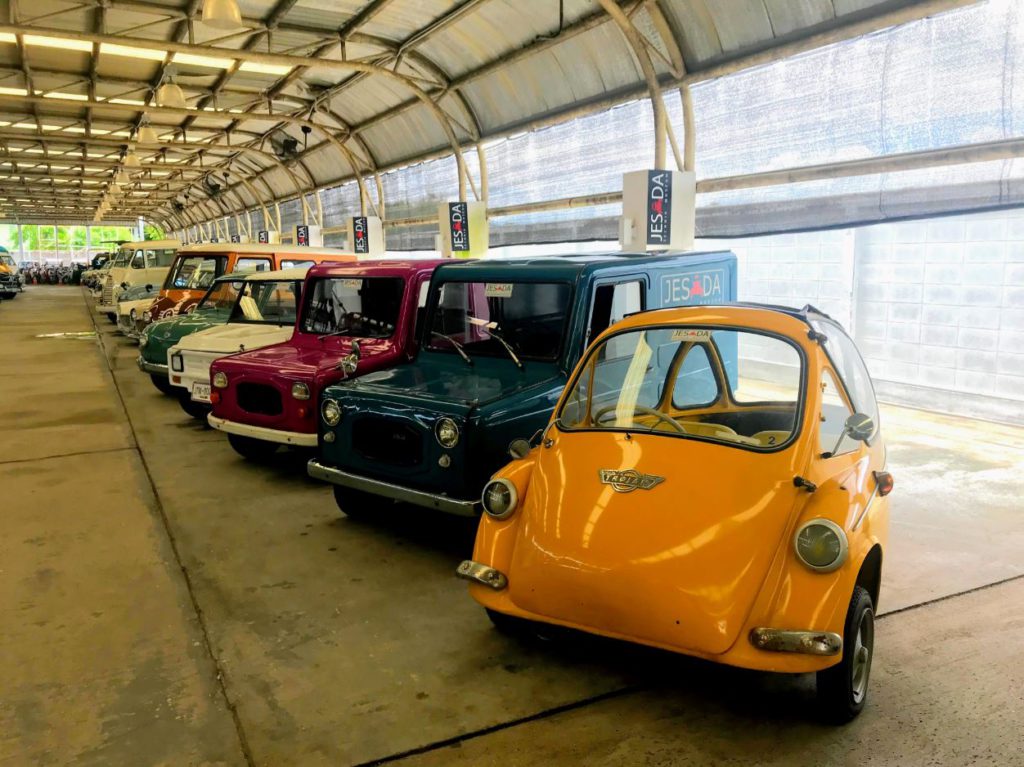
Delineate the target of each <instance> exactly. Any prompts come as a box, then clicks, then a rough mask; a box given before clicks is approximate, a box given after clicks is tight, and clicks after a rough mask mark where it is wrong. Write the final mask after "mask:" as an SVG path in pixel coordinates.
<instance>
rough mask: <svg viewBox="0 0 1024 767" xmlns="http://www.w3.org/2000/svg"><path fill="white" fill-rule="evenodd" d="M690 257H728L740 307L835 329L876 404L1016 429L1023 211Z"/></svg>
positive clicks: (1021, 399)
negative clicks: (812, 309) (810, 307)
mask: <svg viewBox="0 0 1024 767" xmlns="http://www.w3.org/2000/svg"><path fill="white" fill-rule="evenodd" d="M698 246H699V247H702V248H703V247H708V248H710V247H716V248H717V247H727V248H732V250H733V251H734V252H735V253H736V255H737V257H738V258H739V286H738V294H739V298H740V300H743V301H759V302H767V303H779V304H787V305H792V306H802V305H803V304H805V303H811V304H814V305H815V306H817V307H818V308H819V309H821V310H822V311H825V312H827V313H829V314H830V315H832V316H833V317H835V318H836V319H837V320H839V321H840V322H841V323H842V324H843V325H844V326H845V327H846V328H848V329H849V330H850V331H851V332H852V333H853V335H854V337H855V339H856V341H857V344H858V346H859V347H860V350H861V352H862V354H863V355H864V357H865V360H866V362H867V364H868V367H869V369H870V370H871V375H872V377H873V378H874V379H875V386H876V388H877V390H878V395H879V397H880V398H881V399H884V400H887V401H890V402H895V403H898V404H904V405H910V406H914V407H920V408H923V409H927V410H938V411H943V412H950V413H956V414H959V415H966V416H972V417H977V418H987V419H992V420H1000V421H1003V422H1008V423H1018V424H1024V210H1004V211H995V212H989V213H976V214H970V215H962V216H947V217H941V218H932V219H925V220H919V221H904V222H889V223H884V224H877V225H873V226H864V227H857V228H851V229H835V230H829V231H818V232H804V233H797V234H779V235H772V236H767V237H752V238H745V239H725V240H701V241H699V242H698Z"/></svg>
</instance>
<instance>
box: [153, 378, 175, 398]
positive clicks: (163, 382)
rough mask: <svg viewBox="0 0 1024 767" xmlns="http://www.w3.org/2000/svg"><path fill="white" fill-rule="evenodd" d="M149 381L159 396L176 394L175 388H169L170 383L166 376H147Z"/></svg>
mask: <svg viewBox="0 0 1024 767" xmlns="http://www.w3.org/2000/svg"><path fill="white" fill-rule="evenodd" d="M149 380H150V381H152V382H153V386H155V387H156V388H157V389H159V390H160V393H161V394H176V393H177V392H175V391H174V390H175V388H177V387H175V386H171V382H170V381H168V380H167V376H158V375H157V374H156V373H150V374H149Z"/></svg>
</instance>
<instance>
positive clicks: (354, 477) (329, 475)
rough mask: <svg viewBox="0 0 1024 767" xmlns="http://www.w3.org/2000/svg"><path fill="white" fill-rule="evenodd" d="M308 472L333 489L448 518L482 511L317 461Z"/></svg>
mask: <svg viewBox="0 0 1024 767" xmlns="http://www.w3.org/2000/svg"><path fill="white" fill-rule="evenodd" d="M306 471H307V472H308V473H309V476H311V477H313V478H314V479H322V480H324V481H325V482H330V483H331V484H332V485H341V486H343V487H350V488H352V489H353V490H361V491H362V492H364V493H371V494H372V495H379V496H381V497H383V498H391V499H393V500H396V501H402V502H403V503H411V504H413V505H415V506H423V507H425V508H428V509H437V510H438V511H443V512H446V513H448V514H458V515H459V516H462V517H475V516H477V515H478V514H479V511H480V502H479V501H460V500H458V499H456V498H449V497H448V496H446V495H436V494H434V493H425V492H423V491H422V490H412V489H410V488H408V487H402V486H401V485H393V484H391V483H390V482H381V481H380V480H377V479H369V478H367V477H360V476H359V475H358V474H349V473H348V472H345V471H341V470H340V469H335V468H332V467H330V466H324V465H323V464H322V463H320V462H319V461H317V460H316V459H313V460H311V461H310V462H309V463H308V464H306Z"/></svg>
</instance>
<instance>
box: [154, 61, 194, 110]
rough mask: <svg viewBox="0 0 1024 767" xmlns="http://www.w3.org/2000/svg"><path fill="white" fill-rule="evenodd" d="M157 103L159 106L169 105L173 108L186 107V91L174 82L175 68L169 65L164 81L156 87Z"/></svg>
mask: <svg viewBox="0 0 1024 767" xmlns="http://www.w3.org/2000/svg"><path fill="white" fill-rule="evenodd" d="M156 105H157V106H158V107H169V108H171V109H185V108H186V107H187V106H188V104H186V103H185V93H184V91H182V90H181V88H180V87H178V84H177V83H176V82H174V68H173V67H167V68H166V70H165V71H164V81H163V83H161V85H160V87H159V88H157V89H156Z"/></svg>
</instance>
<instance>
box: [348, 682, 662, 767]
mask: <svg viewBox="0 0 1024 767" xmlns="http://www.w3.org/2000/svg"><path fill="white" fill-rule="evenodd" d="M645 689H647V688H646V687H644V686H640V685H636V686H632V687H620V688H619V689H617V690H609V691H608V692H603V693H601V694H600V695H593V696H591V697H589V698H583V699H582V700H574V701H573V702H572V703H565V704H563V705H561V706H555V707H554V708H546V709H544V710H543V711H538V712H537V713H536V714H530V715H528V716H522V717H519V718H518V719H512V720H510V721H508V722H502V723H500V724H495V725H492V726H491V727H484V728H482V729H479V730H471V731H470V732H464V733H462V734H461V735H455V736H453V737H451V738H445V739H444V740H437V741H434V742H433V743H428V744H427V745H425V746H417V747H416V748H410V749H409V750H408V751H402V752H400V753H397V754H391V755H390V756H382V757H381V758H379V759H371V760H370V761H368V762H360V763H359V764H356V765H353V767H377V765H381V764H391V763H394V762H398V761H401V760H402V759H408V758H409V757H411V756H418V755H420V754H426V753H429V752H431V751H437V750H438V749H442V748H448V747H449V746H455V745H458V744H460V743H465V742H466V741H467V740H475V739H476V738H482V737H484V736H486V735H493V734H494V733H496V732H501V731H502V730H508V729H511V728H513V727H518V726H520V725H523V724H529V723H530V722H537V721H540V720H542V719H548V718H550V717H553V716H558V715H559V714H565V713H567V712H569V711H575V710H576V709H580V708H586V707H587V706H592V705H594V704H595V703H602V702H604V701H606V700H614V699H615V698H622V697H625V696H626V695H634V694H636V693H638V692H643V691H644V690H645Z"/></svg>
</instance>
